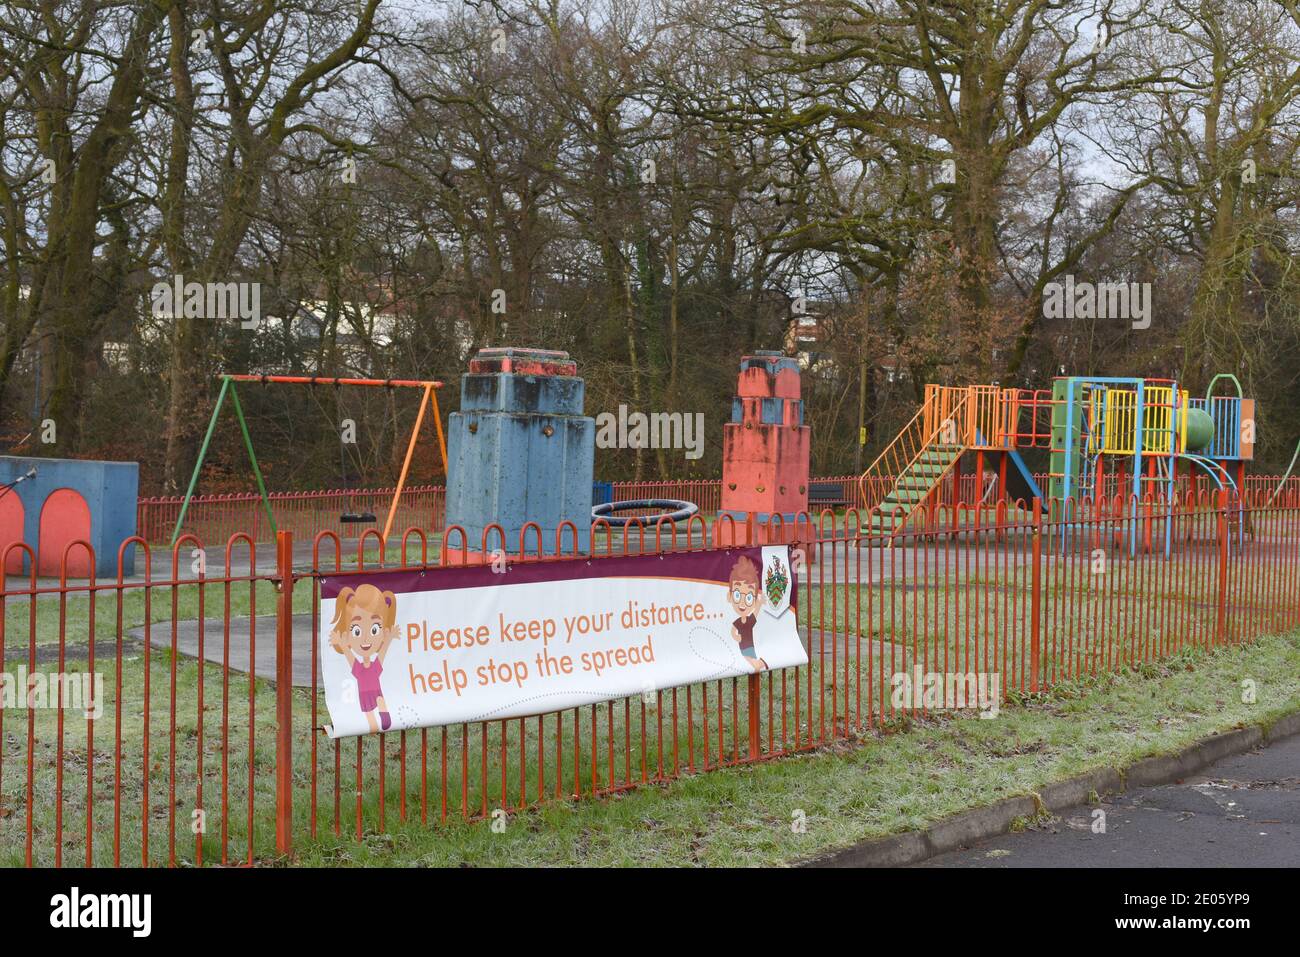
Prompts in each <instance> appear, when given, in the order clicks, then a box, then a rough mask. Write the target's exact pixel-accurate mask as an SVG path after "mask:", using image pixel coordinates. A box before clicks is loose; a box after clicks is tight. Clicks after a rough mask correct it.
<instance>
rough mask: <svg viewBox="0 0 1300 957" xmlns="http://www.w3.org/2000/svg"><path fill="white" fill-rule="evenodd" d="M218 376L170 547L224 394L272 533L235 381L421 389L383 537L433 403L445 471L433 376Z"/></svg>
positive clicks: (438, 384) (272, 518)
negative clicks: (217, 387) (426, 412)
mask: <svg viewBox="0 0 1300 957" xmlns="http://www.w3.org/2000/svg"><path fill="white" fill-rule="evenodd" d="M218 378H220V379H221V391H220V393H218V395H217V403H216V405H215V406H214V407H213V409H212V418H211V419H209V420H208V431H207V433H206V434H205V435H204V436H203V445H202V447H200V449H199V456H198V460H197V461H196V462H195V463H194V474H193V475H191V476H190V485H189V488H188V489H186V490H185V499H184V501H182V502H181V511H180V514H179V515H177V516H176V529H175V530H174V531H173V532H172V541H171V543H172V546H173V547H175V545H176V542H177V540H178V539H179V538H180V535H181V525H182V524H183V523H184V521H185V513H186V511H187V510H188V509H189V507H190V499H192V498H193V497H194V489H195V488H196V487H197V486H198V484H199V471H200V470H201V469H202V468H203V462H204V460H205V459H206V458H207V456H208V447H209V446H210V445H211V444H212V436H213V434H214V433H215V432H216V429H217V419H218V417H219V416H220V415H221V408H222V406H223V405H224V404H225V401H226V396H227V395H229V396H230V401H231V404H232V405H234V407H235V418H236V419H238V420H239V431H240V433H241V434H242V435H243V437H244V448H245V449H247V450H248V461H249V462H250V464H252V466H253V476H254V477H255V478H256V479H257V491H258V494H259V495H260V496H261V497H262V507H263V508H264V509H265V510H266V519H267V521H268V522H270V523H271V532H272V533H273V534H274V532H275V531H276V527H275V516H274V515H273V514H272V513H271V499H270V497H269V496H268V495H267V494H266V483H265V482H264V481H263V480H262V470H261V469H260V468H258V465H257V453H256V452H254V451H253V440H252V438H251V437H250V436H249V434H248V423H247V422H246V421H245V419H244V410H243V407H242V406H241V405H240V404H239V392H238V390H237V389H236V388H235V383H236V382H258V383H261V384H262V385H269V384H271V383H277V384H282V385H312V386H315V385H332V386H365V387H369V388H385V389H422V390H423V394H422V395H421V397H420V407H419V411H418V412H417V413H416V416H415V426H414V427H413V428H412V429H411V438H410V440H409V441H408V442H407V444H406V458H405V459H404V460H403V462H402V472H401V475H399V476H398V478H397V488H396V489H394V490H393V500H392V502H391V503H390V504H389V506H388V517H387V518H386V519H385V520H384V537H383V540H384V541H387V540H388V533H389V532H390V531H391V530H392V527H393V519H394V518H395V517H396V515H397V503H398V501H400V500H401V497H402V489H403V488H404V487H405V486H406V476H407V473H408V472H409V471H410V468H411V459H412V457H413V456H414V455H415V446H416V443H417V441H418V440H419V437H420V426H422V425H423V424H424V410H425V409H426V408H428V407H430V406H432V407H433V422H434V425H435V426H436V428H437V432H438V451H439V452H440V453H441V454H442V471H443V474H444V475H445V474H446V473H447V439H446V436H445V435H444V434H443V431H442V414H441V412H440V411H439V409H438V390H439V389H441V388H442V385H443V384H442V382H440V381H438V380H436V379H337V378H324V377H321V376H292V375H234V374H223V375H221V376H219V377H218Z"/></svg>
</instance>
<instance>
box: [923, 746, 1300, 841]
mask: <svg viewBox="0 0 1300 957" xmlns="http://www.w3.org/2000/svg"><path fill="white" fill-rule="evenodd" d="M1100 809H1101V810H1103V811H1105V814H1106V817H1105V823H1106V830H1105V833H1104V834H1097V833H1094V832H1093V830H1092V825H1093V820H1094V818H1093V812H1094V810H1095V809H1094V808H1092V807H1079V808H1075V809H1074V810H1072V811H1070V812H1068V813H1066V814H1063V815H1061V816H1060V817H1059V818H1057V819H1055V820H1054V821H1053V822H1052V823H1051V824H1050V825H1047V826H1044V827H1039V828H1035V829H1033V830H1029V831H1023V832H1021V833H1017V834H1006V835H1003V836H1002V837H997V838H990V839H989V840H987V841H982V842H980V843H978V844H976V845H974V846H973V847H971V848H969V849H967V850H964V851H954V852H952V853H950V854H943V855H940V856H939V857H935V858H931V859H930V860H928V861H925V862H923V863H921V864H918V865H917V866H918V867H1300V735H1294V736H1292V737H1290V738H1286V739H1284V740H1282V741H1279V742H1278V743H1277V744H1273V745H1270V746H1268V747H1264V748H1260V749H1258V750H1255V751H1250V752H1247V753H1246V754H1241V755H1237V756H1235V757H1230V758H1224V759H1223V760H1222V761H1219V762H1217V763H1215V764H1213V765H1211V766H1210V767H1208V768H1206V769H1205V770H1204V771H1203V772H1202V773H1200V774H1198V775H1196V776H1195V777H1193V778H1189V779H1187V780H1185V781H1182V782H1180V783H1177V784H1166V785H1162V786H1160V787H1149V788H1140V789H1138V790H1135V791H1131V792H1128V793H1125V794H1123V795H1121V796H1117V797H1114V798H1112V799H1110V800H1109V801H1108V802H1107V803H1103V804H1102V805H1100Z"/></svg>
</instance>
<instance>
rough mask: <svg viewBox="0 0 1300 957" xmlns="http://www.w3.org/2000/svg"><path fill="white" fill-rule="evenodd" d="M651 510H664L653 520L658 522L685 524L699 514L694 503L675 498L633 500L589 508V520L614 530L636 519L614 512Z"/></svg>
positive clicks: (603, 503) (606, 503) (604, 503)
mask: <svg viewBox="0 0 1300 957" xmlns="http://www.w3.org/2000/svg"><path fill="white" fill-rule="evenodd" d="M651 508H666V509H669V511H668V512H667V513H665V514H664V515H661V516H659V517H658V518H656V519H655V523H656V524H658V523H659V522H665V521H666V522H673V523H677V522H685V521H687V520H688V519H689V518H690V517H691V516H692V515H694V514H696V513H697V512H699V510H700V508H699V506H698V505H696V504H695V503H694V502H683V501H681V500H680V499H675V498H634V499H628V500H627V501H623V502H602V503H601V504H599V505H593V506H592V507H591V518H592V520H593V521H595V520H596V519H598V518H603V519H604V520H605V521H607V522H609V524H610V525H613V526H614V527H616V528H622V527H623V526H625V525H630V524H632V523H633V522H635V521H637V519H636V518H627V517H624V516H622V515H616V514H614V513H615V512H639V511H643V510H645V509H651Z"/></svg>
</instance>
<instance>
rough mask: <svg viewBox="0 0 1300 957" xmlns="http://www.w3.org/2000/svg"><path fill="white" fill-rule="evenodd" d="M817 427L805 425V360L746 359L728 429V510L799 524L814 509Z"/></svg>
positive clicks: (768, 355) (762, 521)
mask: <svg viewBox="0 0 1300 957" xmlns="http://www.w3.org/2000/svg"><path fill="white" fill-rule="evenodd" d="M810 433H811V430H810V429H809V427H808V426H806V425H804V417H803V401H802V399H801V398H800V381H799V362H798V360H796V359H792V358H789V357H787V356H785V355H783V354H782V353H780V352H764V351H760V352H756V353H755V354H754V355H752V356H745V357H744V358H742V359H741V360H740V376H739V380H738V381H737V384H736V396H735V398H734V399H733V400H732V405H731V421H730V422H729V423H727V424H726V425H724V426H723V427H722V510H721V512H720V513H719V514H720V515H729V516H731V518H732V519H733V520H735V521H745V520H746V519H747V518H748V516H749V515H750V514H751V513H753V514H754V519H755V522H756V523H758V524H759V525H760V526H763V527H766V526H767V524H768V522H769V520H770V519H771V518H773V517H774V516H778V515H779V516H780V517H781V518H782V520H783V521H784V522H785V523H787V524H791V525H792V524H793V523H794V521H795V516H796V515H797V514H798V513H800V512H806V511H807V510H808V465H809V455H810V452H811V438H810Z"/></svg>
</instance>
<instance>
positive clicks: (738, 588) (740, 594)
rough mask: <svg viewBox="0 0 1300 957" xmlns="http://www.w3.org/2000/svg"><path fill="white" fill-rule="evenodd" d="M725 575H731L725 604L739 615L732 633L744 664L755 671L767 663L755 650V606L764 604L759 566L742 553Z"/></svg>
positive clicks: (733, 625) (732, 624) (760, 669)
mask: <svg viewBox="0 0 1300 957" xmlns="http://www.w3.org/2000/svg"><path fill="white" fill-rule="evenodd" d="M727 577H728V578H729V579H730V590H729V591H728V592H727V604H729V605H731V608H732V610H733V611H734V612H735V613H736V614H737V615H739V616H740V617H739V618H737V619H736V620H735V621H733V622H732V623H731V637H732V638H734V639H735V640H736V641H737V642H739V644H740V653H741V655H743V656H744V658H745V662H746V664H748V665H749V666H750V667H751V668H753V669H754V670H755V671H762V670H763V669H765V668H766V667H767V662H766V661H764V660H763V659H762V658H760V657H758V652H757V651H755V650H754V625H755V624H756V623H757V621H758V610H759V609H760V608H762V607H763V593H762V592H761V591H760V590H759V580H758V566H757V565H755V564H754V563H753V562H752V561H750V560H749V559H748V558H746V557H745V556H743V555H742V556H741V557H740V558H739V559H737V560H736V564H735V565H734V566H733V567H732V569H731V574H730V575H729V576H727Z"/></svg>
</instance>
